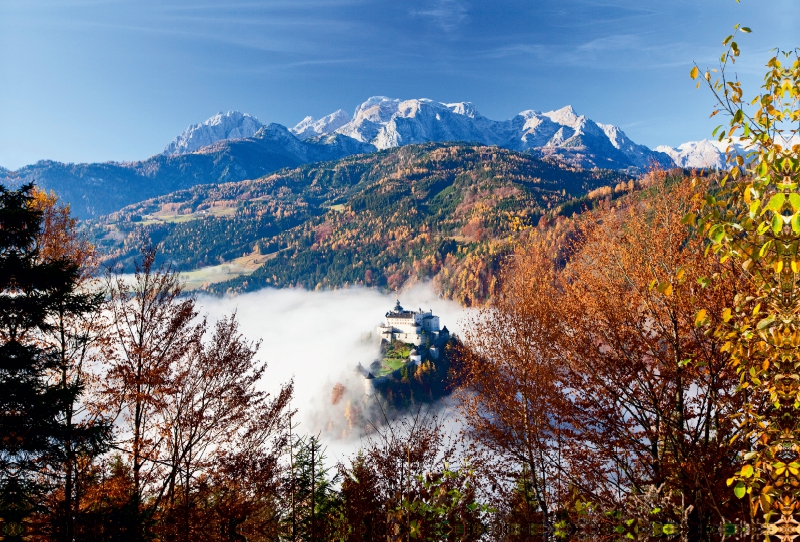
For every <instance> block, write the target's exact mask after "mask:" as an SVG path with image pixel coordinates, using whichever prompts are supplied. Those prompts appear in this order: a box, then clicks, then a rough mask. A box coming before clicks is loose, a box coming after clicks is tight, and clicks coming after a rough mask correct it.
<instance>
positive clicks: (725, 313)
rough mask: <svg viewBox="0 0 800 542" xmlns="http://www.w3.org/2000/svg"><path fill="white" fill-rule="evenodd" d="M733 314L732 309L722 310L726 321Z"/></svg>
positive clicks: (723, 318)
mask: <svg viewBox="0 0 800 542" xmlns="http://www.w3.org/2000/svg"><path fill="white" fill-rule="evenodd" d="M731 316H732V315H731V310H730V309H725V310H724V311H722V320H723V321H725V322H728V321H730V319H731Z"/></svg>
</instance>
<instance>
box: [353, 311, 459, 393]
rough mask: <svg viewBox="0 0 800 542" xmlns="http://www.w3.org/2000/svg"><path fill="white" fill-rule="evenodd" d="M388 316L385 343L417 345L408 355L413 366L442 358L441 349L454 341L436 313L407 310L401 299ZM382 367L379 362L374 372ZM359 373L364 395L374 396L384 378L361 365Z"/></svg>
mask: <svg viewBox="0 0 800 542" xmlns="http://www.w3.org/2000/svg"><path fill="white" fill-rule="evenodd" d="M385 316H386V318H385V320H384V323H383V324H381V325H379V326H378V337H379V338H380V341H381V343H383V342H384V341H385V342H387V343H392V342H394V341H398V342H401V343H406V344H411V345H414V347H415V348H412V349H411V350H410V351H409V353H408V363H410V364H411V365H419V364H420V363H422V360H423V358H426V359H432V360H436V359H439V355H440V352H441V350H440V348H441V347H442V346H444V344H445V343H446V342H447V340H448V339H449V338H450V332H449V331H448V330H447V326H445V327H443V328H441V329H439V317H438V316H434V314H433V311H432V310H429V311H423V310H422V309H419V310H418V311H407V310H405V309H404V308H403V307H402V306H400V300H397V303H396V304H395V306H394V308H393V309H392V310H390V311H389V312H387V313H386V315H385ZM380 368H381V360H379V359H377V360H375V361H374V362H373V363H372V365H371V366H370V369H371V370H373V371H374V370H376V369H380ZM384 368H385V367H384ZM356 373H357V374H360V375H361V376H362V377H363V378H364V395H366V396H368V397H369V396H372V395H374V394H375V386H376V383H377V382H378V381H379V380H382V379H383V377H376V376H375V375H374V374H373V373H372V372H371V371H370V370H369V369H366V368H364V366H363V365H361V364H360V363H359V364H358V366H357V367H356ZM376 374H377V373H376Z"/></svg>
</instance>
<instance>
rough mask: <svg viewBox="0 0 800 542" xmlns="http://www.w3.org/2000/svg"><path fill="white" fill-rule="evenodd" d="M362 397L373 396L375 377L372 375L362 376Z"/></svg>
mask: <svg viewBox="0 0 800 542" xmlns="http://www.w3.org/2000/svg"><path fill="white" fill-rule="evenodd" d="M364 395H366V396H367V397H371V396H373V395H375V377H374V376H373V375H372V373H367V374H366V376H364Z"/></svg>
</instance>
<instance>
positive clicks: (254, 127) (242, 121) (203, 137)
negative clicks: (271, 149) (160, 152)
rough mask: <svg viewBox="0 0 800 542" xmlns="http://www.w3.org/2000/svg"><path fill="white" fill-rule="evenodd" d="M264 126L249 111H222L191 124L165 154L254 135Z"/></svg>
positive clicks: (187, 150) (188, 150) (191, 150)
mask: <svg viewBox="0 0 800 542" xmlns="http://www.w3.org/2000/svg"><path fill="white" fill-rule="evenodd" d="M262 126H263V124H261V123H260V122H259V121H258V119H256V118H255V117H253V116H251V115H249V114H247V113H241V112H239V111H228V112H227V113H222V112H220V113H217V114H216V115H214V116H213V117H211V118H210V119H208V120H207V121H205V122H203V123H201V124H193V125H191V126H189V127H188V128H187V129H186V131H184V132H183V133H182V134H180V135H179V136H178V137H176V138H175V139H174V140H172V143H170V144H169V145H167V148H166V149H164V154H188V153H191V152H194V151H196V150H198V149H200V148H202V147H206V146H208V145H211V144H213V143H216V142H217V141H222V140H226V139H242V138H245V137H252V136H253V135H254V134H255V133H256V132H257V131H258V130H259V129H260V128H261V127H262Z"/></svg>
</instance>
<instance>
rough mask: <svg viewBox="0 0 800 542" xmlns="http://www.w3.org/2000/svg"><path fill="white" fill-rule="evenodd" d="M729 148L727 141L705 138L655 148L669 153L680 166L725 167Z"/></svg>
mask: <svg viewBox="0 0 800 542" xmlns="http://www.w3.org/2000/svg"><path fill="white" fill-rule="evenodd" d="M727 148H728V144H727V143H720V142H719V141H711V140H708V139H703V140H700V141H688V142H686V143H682V144H681V145H678V147H668V146H666V145H661V146H659V147H656V149H655V150H657V151H659V152H663V153H664V154H667V155H669V157H670V158H672V161H673V162H675V164H676V165H677V166H678V167H684V168H711V169H723V168H724V167H725V151H726V149H727Z"/></svg>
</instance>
